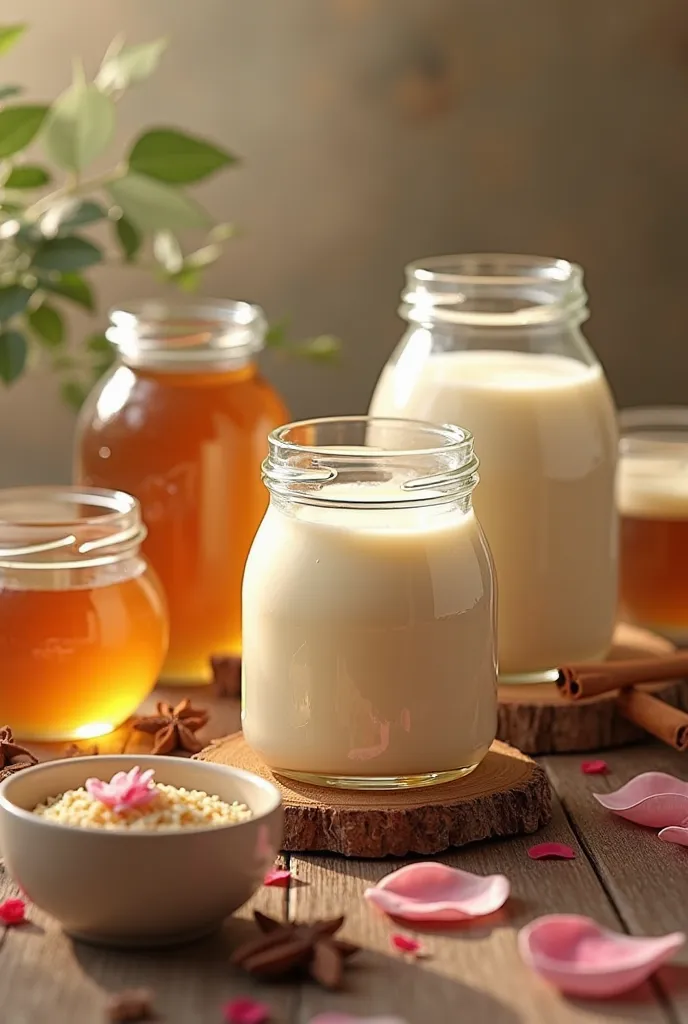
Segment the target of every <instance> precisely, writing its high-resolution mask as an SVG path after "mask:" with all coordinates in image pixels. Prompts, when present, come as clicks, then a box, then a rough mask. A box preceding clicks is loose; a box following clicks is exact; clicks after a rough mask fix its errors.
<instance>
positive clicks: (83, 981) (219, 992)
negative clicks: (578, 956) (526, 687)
mask: <svg viewBox="0 0 688 1024" xmlns="http://www.w3.org/2000/svg"><path fill="white" fill-rule="evenodd" d="M168 695H169V691H165V692H163V696H164V697H167V696H168ZM173 696H177V691H175V693H174V694H173ZM179 696H181V693H179ZM194 703H198V704H199V705H202V706H208V707H209V708H211V711H212V718H211V729H210V730H209V731H208V733H207V736H206V738H208V739H209V738H211V736H212V735H214V736H218V735H222V734H224V733H227V732H231V731H233V730H234V729H236V728H237V727H238V721H239V712H238V706H237V704H236V702H234V701H229V700H221V701H217V700H214V699H213V698H210V697H208V696H206V692H205V691H200V692H199V695H198V698H197V699H196V698H195V699H194ZM142 739H143V738H142V737H141V734H132V733H131V731H130V730H129V729H127V728H125V729H122V730H120V731H118V733H117V734H116V735H114V736H113V737H112V738H111V739H110V740H109V742H108V744H107V749H108V750H109V751H113V750H115V749H117V750H120V751H127V752H128V751H131V750H138V749H141V748H140V743H141V741H142ZM104 747H105V745H104V744H101V749H103V752H104ZM41 753H42V754H43V756H46V753H49V752H48V751H46V750H45V749H44V750H43V751H42V752H41ZM53 756H54V755H53ZM604 756H605V759H606V760H607V761H608V763H609V766H610V773H609V774H608V775H607V776H588V775H583V774H582V772H581V769H580V765H581V761H582V760H583V757H581V756H579V755H558V756H553V757H546V758H543V759H542V763H543V765H544V766H545V768H546V770H547V772H548V774H549V778H550V780H551V782H552V788H553V791H554V800H553V804H554V816H553V820H552V823H551V824H550V825H549V826H548V827H547V828H546V829H542V830H541V831H540V832H539V833H538V834H537V838H535V837H533V836H524V837H523V838H519V839H508V840H504V841H495V842H489V843H478V844H475V845H473V846H469V847H466V848H464V849H461V850H458V851H455V852H453V853H450V854H447V855H446V856H444V857H442V860H444V862H445V863H447V864H451V865H453V866H456V867H461V868H464V869H466V870H468V871H474V872H478V873H481V874H488V873H496V872H499V873H503V874H505V875H507V877H508V878H509V879H510V881H511V886H512V895H511V898H510V900H509V901H508V903H507V905H506V907H505V908H504V909H503V910H502V911H500V912H499V913H497V914H495V915H492V916H491V917H490V918H483V919H482V920H480V921H477V922H476V923H473V924H466V925H462V926H459V927H454V928H451V929H448V930H445V931H439V932H438V931H437V930H435V931H432V932H431V931H412V930H411V929H407V928H404V927H401V926H399V925H396V924H393V923H392V922H390V921H389V920H388V919H387V918H385V917H384V916H383V915H382V914H380V913H379V912H377V911H375V910H374V909H373V908H372V907H371V906H369V905H368V904H367V903H366V902H365V901H364V899H363V891H364V890H365V888H366V887H367V886H370V885H374V884H375V882H377V881H378V880H379V879H380V878H382V876H383V875H385V874H387V873H388V872H389V871H391V870H394V868H396V867H400V866H401V864H402V863H405V862H402V861H360V860H346V859H343V858H338V857H323V856H307V855H295V854H292V855H290V856H289V857H288V858H285V862H286V866H288V867H289V868H290V870H291V872H292V878H291V882H290V884H289V886H288V888H277V887H263V888H262V889H261V890H260V891H259V892H258V893H257V895H256V896H255V898H254V899H253V900H252V901H251V902H250V903H249V904H248V905H247V906H245V907H244V908H242V910H241V911H240V912H239V913H238V914H237V915H236V916H235V917H233V918H232V919H230V920H228V921H227V922H226V924H225V927H224V929H223V931H222V933H221V934H219V935H217V936H215V937H213V938H209V939H206V940H203V941H200V942H197V943H194V944H191V945H188V946H185V947H183V948H177V949H174V950H168V951H163V952H157V951H154V952H131V953H129V952H122V951H117V950H105V949H100V948H96V947H91V946H88V945H85V944H83V943H79V942H73V941H72V940H71V939H69V938H67V937H65V936H64V935H63V934H62V932H61V931H60V929H59V927H58V926H57V925H56V924H55V922H54V921H52V920H51V919H50V918H48V917H47V916H46V915H44V914H42V913H41V912H40V911H39V910H38V909H36V908H35V907H31V908H30V911H29V913H30V919H31V923H30V924H27V925H24V926H21V927H15V928H7V929H5V931H4V935H2V936H1V937H0V946H1V948H0V1024H97V1022H100V1021H103V1020H104V1016H103V1014H104V1009H103V1008H104V1005H105V1002H106V998H107V996H108V994H109V993H111V992H113V991H119V990H121V989H124V988H130V987H138V986H146V987H150V988H151V989H153V990H154V992H155V1003H156V1009H157V1011H158V1013H159V1016H160V1019H161V1020H163V1021H165V1022H167V1024H222V1021H223V1013H222V1007H223V1005H224V1004H225V1003H227V1002H228V1001H229V1000H231V999H235V998H238V997H240V996H249V997H251V998H254V999H259V1000H260V1001H262V1002H265V1003H267V1004H269V1006H270V1007H271V1008H272V1017H271V1020H272V1021H274V1022H275V1024H287V1022H288V1024H307V1022H308V1021H309V1020H310V1019H311V1017H313V1016H315V1015H316V1014H318V1013H322V1012H324V1011H326V1010H331V1011H334V1010H336V1011H339V1012H342V1013H351V1014H357V1015H359V1016H374V1015H388V1016H397V1017H399V1018H401V1019H403V1020H404V1021H407V1022H408V1024H454V1022H457V1024H459V1022H460V1024H520V1022H523V1024H601V1022H609V1024H612V1022H613V1024H622V1022H625V1021H647V1022H652V1024H655V1022H657V1024H659V1022H671V1024H678V1022H686V1024H688V950H686V951H685V952H683V953H682V954H679V958H678V964H677V965H676V966H673V965H672V966H671V967H668V968H664V969H662V970H661V971H660V972H659V973H658V974H657V975H655V976H654V978H653V979H652V980H651V981H650V982H649V983H646V984H645V985H643V986H642V987H641V988H639V989H637V990H636V991H635V992H633V993H632V994H631V995H629V996H625V997H621V998H617V999H614V1000H611V1001H605V1002H589V1001H585V1002H582V1001H575V1000H570V999H567V998H564V997H562V996H560V995H559V994H558V993H557V992H556V991H555V990H554V989H552V988H550V987H549V986H548V985H547V984H546V983H545V982H543V981H541V980H540V979H539V978H538V977H537V976H536V975H534V974H532V973H531V972H530V971H529V970H528V969H527V968H526V967H525V965H524V964H523V963H522V961H521V959H520V957H519V955H518V952H517V948H516V935H517V932H518V930H519V928H521V927H522V926H523V925H524V924H526V923H527V922H528V921H530V920H531V919H532V918H534V917H537V916H539V915H541V914H549V913H554V912H557V913H561V912H564V913H579V914H587V915H589V916H591V917H593V918H595V920H597V921H598V922H599V923H600V924H602V925H604V926H606V927H609V928H612V929H615V930H618V931H625V932H628V933H630V934H632V935H660V934H664V933H666V932H670V931H677V930H679V931H680V930H688V849H685V848H682V847H679V846H675V845H672V844H669V843H662V842H660V841H659V840H658V839H657V836H656V834H655V833H654V832H652V831H650V830H645V829H641V828H639V827H637V826H634V825H631V824H630V823H628V822H625V821H623V820H622V819H620V818H617V817H615V816H613V815H611V814H609V813H608V812H606V811H605V810H603V809H602V808H601V807H600V806H599V805H598V804H597V802H596V801H595V800H593V799H592V796H591V794H592V793H593V792H603V791H608V790H612V789H616V788H618V787H619V786H620V785H622V784H623V783H625V782H627V781H628V779H630V778H631V777H632V776H633V775H635V774H637V773H638V772H642V771H649V770H659V771H666V772H671V773H673V774H676V775H680V776H682V777H684V778H688V762H686V760H685V755H680V754H678V753H675V752H674V751H671V750H669V749H667V748H665V747H661V746H654V745H647V746H642V747H631V748H626V749H623V750H615V751H609V752H607V753H605V755H604ZM544 841H556V842H563V843H568V844H569V845H571V846H572V847H573V848H574V849H575V850H576V859H575V860H573V861H531V860H530V859H529V858H528V856H527V850H528V848H529V847H530V846H532V845H533V844H534V843H535V842H544ZM93 870H94V871H97V870H98V865H97V864H94V866H93ZM179 884H180V885H193V878H191V877H187V878H180V880H179ZM16 895H17V891H16V888H15V887H14V885H13V883H12V881H11V880H10V879H9V878H8V877H7V876H6V875H4V874H0V898H2V899H4V898H7V897H8V896H16ZM170 897H171V898H173V894H170ZM254 909H260V910H263V911H265V912H266V913H268V914H270V915H272V916H276V917H283V918H285V919H289V920H299V919H304V918H305V919H308V918H313V917H333V916H336V915H339V914H346V924H345V926H344V929H343V931H342V933H341V935H342V937H345V938H347V939H350V940H351V941H353V942H355V943H357V944H359V945H360V946H361V947H362V949H361V952H360V953H359V954H358V955H357V956H356V957H355V959H354V960H352V961H351V964H350V966H349V968H348V969H347V972H346V975H345V988H344V989H343V990H342V991H341V992H336V993H330V992H326V991H323V990H321V989H319V988H318V987H316V986H315V985H314V984H310V983H304V984H299V983H281V984H265V983H256V982H254V981H252V980H251V979H250V978H249V977H247V976H246V975H244V974H243V973H241V972H240V971H239V970H237V969H235V968H233V967H230V966H229V964H228V960H229V956H230V952H231V950H232V949H233V948H234V946H236V945H237V944H238V943H239V942H241V941H244V940H245V939H246V938H247V937H249V936H250V935H251V934H252V933H253V929H254V926H253V924H252V923H251V915H252V911H253V910H254ZM400 931H401V932H405V933H408V934H414V935H415V936H416V937H417V938H419V939H420V941H421V943H422V947H423V950H424V952H425V953H426V954H427V956H426V957H425V958H423V959H409V958H407V957H405V956H403V955H401V954H399V953H397V952H396V951H395V950H394V949H393V948H392V946H391V944H390V936H391V935H392V934H393V933H394V932H400Z"/></svg>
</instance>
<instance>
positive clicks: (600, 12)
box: [0, 0, 688, 485]
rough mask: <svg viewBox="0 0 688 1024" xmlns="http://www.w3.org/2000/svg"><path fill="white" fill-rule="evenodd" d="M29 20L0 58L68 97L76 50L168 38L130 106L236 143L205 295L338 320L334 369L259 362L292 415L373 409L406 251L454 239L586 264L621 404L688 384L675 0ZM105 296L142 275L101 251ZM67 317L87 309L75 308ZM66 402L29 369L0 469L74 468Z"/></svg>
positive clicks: (686, 101)
mask: <svg viewBox="0 0 688 1024" xmlns="http://www.w3.org/2000/svg"><path fill="white" fill-rule="evenodd" d="M0 11H1V12H2V13H1V18H2V21H3V22H5V23H9V22H15V21H27V22H29V23H31V25H32V31H31V33H30V35H29V36H28V37H27V38H26V39H25V40H24V41H23V42H22V43H21V44H20V45H19V46H17V48H16V49H15V50H13V51H12V53H11V54H9V55H8V56H7V57H5V58H3V68H2V79H3V80H5V81H14V80H19V81H21V82H26V83H27V85H28V86H29V95H30V96H31V97H34V98H36V99H46V98H47V99H52V98H53V97H54V96H55V95H56V94H57V93H58V92H59V91H60V90H62V89H63V88H64V87H65V86H66V85H67V84H68V81H69V78H70V64H71V58H72V56H73V55H78V54H80V55H82V56H83V57H84V59H85V62H86V66H87V69H88V70H89V72H93V71H95V69H96V67H97V65H98V62H99V59H100V57H101V55H102V53H103V51H104V49H105V47H106V46H107V44H108V42H109V41H110V39H111V38H112V37H113V36H114V35H115V34H116V33H117V32H120V31H124V32H125V33H126V35H127V37H128V40H129V41H130V42H134V41H145V40H148V39H152V38H155V37H157V36H159V35H169V37H170V39H171V45H170V49H169V51H168V53H167V54H166V56H165V58H164V61H163V65H162V69H161V70H160V72H159V73H158V74H157V75H156V76H155V77H154V78H152V79H151V80H150V81H149V82H148V83H146V84H144V85H142V86H140V87H138V88H137V89H136V90H135V91H133V90H132V92H131V93H130V94H129V96H128V97H127V98H126V99H125V101H124V103H123V104H122V106H121V111H120V135H121V139H122V140H124V139H125V138H126V137H127V136H130V135H132V134H134V133H136V132H137V131H138V129H139V128H140V127H142V126H144V125H153V124H163V125H165V124H175V125H178V126H179V127H187V128H189V129H190V130H192V131H194V132H197V133H199V134H207V135H208V136H210V137H212V138H214V139H216V140H217V141H221V142H223V143H224V144H225V145H226V146H227V147H229V148H230V149H232V150H234V151H235V152H237V153H238V154H240V155H241V156H242V157H243V159H244V164H243V166H242V168H241V169H240V170H237V171H233V172H230V173H228V174H226V175H222V176H220V177H218V178H217V179H216V180H214V181H212V182H210V183H209V184H208V185H207V186H206V187H204V188H202V189H200V190H198V195H199V198H201V199H202V200H203V201H204V202H205V203H206V204H207V205H208V206H209V207H210V208H211V209H212V211H213V212H214V214H215V215H216V216H218V218H220V219H225V220H236V221H237V222H238V223H239V224H240V225H241V226H242V227H243V229H244V237H243V238H242V239H241V240H239V241H236V242H235V243H232V244H231V245H230V246H229V248H228V252H227V255H226V258H225V259H224V260H223V261H222V263H221V264H219V265H218V266H216V267H214V268H213V269H212V271H211V272H210V274H209V275H208V277H207V281H206V286H205V292H206V294H213V293H214V294H216V295H219V296H226V297H234V298H247V299H251V300H254V301H257V302H260V303H261V304H263V305H264V306H265V308H266V309H267V311H268V313H269V314H270V315H271V316H273V317H277V316H280V315H282V314H284V313H290V314H291V316H292V323H293V328H294V332H295V334H297V335H298V334H299V333H301V334H304V335H305V334H311V333H314V332H317V333H320V332H334V333H337V334H339V335H340V336H341V337H342V338H343V339H344V340H345V341H346V344H347V355H346V361H345V363H344V364H343V365H342V366H341V367H340V368H338V369H315V368H312V367H309V366H305V365H303V364H293V363H291V364H276V363H274V362H270V363H268V364H267V365H266V372H268V374H269V375H270V376H271V378H272V379H273V380H274V381H275V383H276V384H277V385H278V386H279V387H280V388H281V390H282V391H283V393H284V394H285V396H286V398H287V400H288V402H289V403H290V405H291V408H292V410H293V411H294V413H295V414H297V415H299V416H300V415H308V414H323V413H335V412H357V411H362V410H364V409H365V408H366V405H367V401H368V398H369V395H370V392H371V390H372V387H373V384H374V381H375V378H376V375H377V373H378V371H379V369H380V367H381V366H382V364H383V363H384V361H385V359H386V357H387V355H388V353H389V352H390V350H391V349H392V347H393V346H394V344H395V342H396V340H397V339H398V337H399V335H400V332H401V323H400V322H399V321H398V320H397V318H396V306H397V302H398V295H399V290H400V288H401V285H402V281H403V267H404V264H405V263H406V262H407V261H408V260H409V259H411V258H414V257H417V256H422V255H429V254H434V253H441V252H452V251H461V250H463V251H469V250H480V249H482V250H485V249H488V250H489V249H492V250H503V251H522V252H536V253H542V254H552V255H557V256H563V257H568V258H571V259H574V260H578V261H580V262H581V263H582V264H583V265H584V267H585V269H586V272H587V283H588V289H589V293H590V297H591V304H592V307H593V317H592V319H591V321H590V323H589V325H588V334H589V337H590V339H591V340H592V342H593V343H594V345H595V347H596V349H597V351H598V353H599V355H600V357H601V358H602V360H603V362H604V364H605V367H606V369H607V372H608V374H609V377H610V379H611V382H612V385H613V387H614V390H615V392H616V394H617V398H618V399H619V402H620V403H621V404H623V405H629V404H635V403H639V402H660V401H661V402H674V403H680V402H686V403H688V372H687V371H688V354H687V352H688V288H687V287H686V277H687V271H688V246H687V241H686V234H685V232H686V230H687V228H688V133H687V131H686V126H687V124H688V4H687V3H686V2H685V0H520V2H516V0H194V2H193V3H190V2H188V0H145V2H141V0H98V2H97V3H94V2H93V0H59V2H49V0H3V2H2V3H1V4H0ZM97 284H98V290H99V295H100V300H101V308H102V309H105V308H107V306H108V305H109V304H111V303H112V302H115V301H116V300H117V299H120V300H122V299H126V298H127V297H132V296H137V295H138V296H140V295H144V294H147V293H151V292H152V291H153V288H152V286H151V283H150V281H149V280H148V278H147V277H146V276H145V275H144V274H137V273H135V272H132V271H124V270H102V271H98V273H97ZM74 327H75V330H83V331H85V330H86V329H93V326H92V325H89V324H88V323H87V322H86V321H85V320H84V321H75V322H74ZM71 429H72V418H71V416H70V414H69V413H68V412H67V411H66V410H65V409H64V408H63V407H62V406H61V403H60V400H59V399H58V397H57V395H56V391H55V388H54V384H53V382H52V381H50V380H45V379H41V378H40V377H37V376H34V377H33V378H32V379H31V380H29V381H26V382H22V383H21V384H20V385H18V386H17V387H15V388H13V389H11V390H9V391H7V390H2V391H0V439H1V440H0V453H1V454H0V484H2V485H6V484H9V483H21V482H29V481H41V480H43V481H48V480H62V479H66V478H67V477H68V474H69V448H70V438H71Z"/></svg>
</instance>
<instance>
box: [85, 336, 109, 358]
mask: <svg viewBox="0 0 688 1024" xmlns="http://www.w3.org/2000/svg"><path fill="white" fill-rule="evenodd" d="M86 348H87V349H88V350H89V352H97V353H99V354H102V353H104V352H112V351H113V348H112V343H111V342H109V341H108V340H107V338H106V336H105V335H104V334H103V333H102V331H99V332H98V333H96V334H92V335H91V336H90V337H89V338H87V339H86Z"/></svg>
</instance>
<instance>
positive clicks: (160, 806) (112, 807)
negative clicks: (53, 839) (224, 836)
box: [33, 767, 252, 832]
mask: <svg viewBox="0 0 688 1024" xmlns="http://www.w3.org/2000/svg"><path fill="white" fill-rule="evenodd" d="M153 774H154V772H153V769H149V770H148V771H145V772H142V771H141V769H140V768H139V767H134V768H132V769H131V770H130V771H128V772H117V773H116V774H115V775H113V777H112V779H111V780H110V781H109V782H105V781H104V780H102V779H87V780H86V784H85V786H82V787H80V788H79V789H68V790H66V792H64V793H59V794H58V795H57V796H54V797H48V799H47V800H45V801H44V802H43V803H40V804H38V805H37V806H36V807H34V809H33V813H34V814H37V815H39V816H40V817H42V818H44V819H45V820H46V821H53V822H56V823H57V824H59V825H72V826H74V827H75V828H100V829H115V828H116V829H121V828H126V829H131V830H132V831H137V832H158V831H162V830H169V829H184V828H217V827H218V826H221V825H235V824H238V823H239V822H242V821H248V820H249V819H250V818H251V817H252V813H251V811H250V809H249V808H248V807H247V806H246V804H242V803H238V802H236V801H235V802H234V803H231V804H230V803H227V802H226V801H224V800H221V799H220V797H218V796H213V795H212V794H209V793H206V792H204V791H203V790H199V789H185V788H184V787H178V786H170V785H165V784H164V783H162V782H157V783H156V782H154V781H153Z"/></svg>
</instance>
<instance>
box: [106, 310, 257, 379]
mask: <svg viewBox="0 0 688 1024" xmlns="http://www.w3.org/2000/svg"><path fill="white" fill-rule="evenodd" d="M266 330H267V321H266V319H265V316H264V314H263V311H262V310H261V309H260V308H259V307H258V306H254V305H251V304H250V303H248V302H224V301H220V300H218V301H214V300H213V301H208V302H202V303H179V304H174V305H170V304H168V303H166V302H162V301H158V300H153V299H149V300H145V301H142V302H140V303H134V304H130V305H128V306H126V307H122V308H117V309H113V310H112V311H111V313H110V327H109V328H108V330H107V332H106V335H107V338H108V340H109V341H110V342H112V344H113V345H114V346H115V348H116V349H117V351H118V354H119V357H120V359H121V360H122V362H123V363H125V365H127V366H131V367H134V368H141V369H149V370H158V371H163V372H166V373H170V372H173V373H196V372H199V373H212V372H218V371H225V372H226V371H231V370H237V369H240V368H241V367H242V366H245V365H246V364H247V363H249V362H250V361H251V358H252V356H253V355H254V353H256V352H258V351H260V349H261V348H262V347H263V344H264V339H265V333H266Z"/></svg>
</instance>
